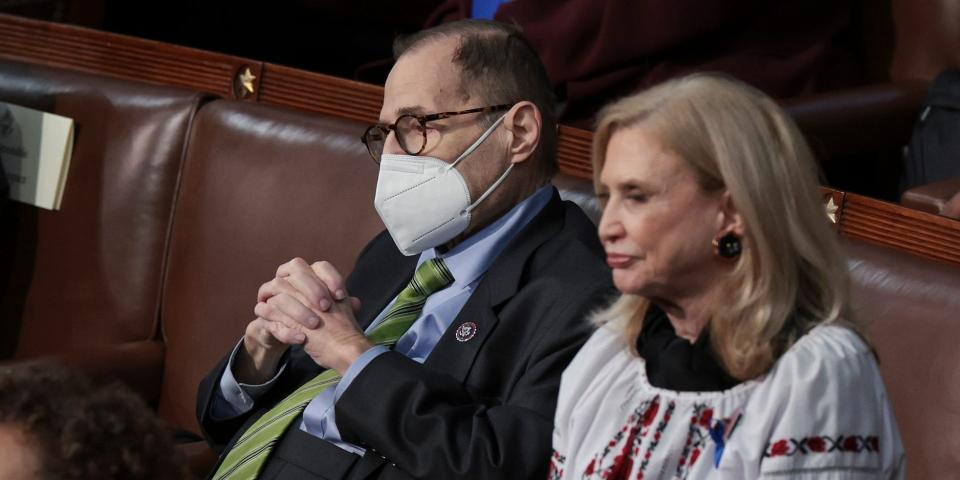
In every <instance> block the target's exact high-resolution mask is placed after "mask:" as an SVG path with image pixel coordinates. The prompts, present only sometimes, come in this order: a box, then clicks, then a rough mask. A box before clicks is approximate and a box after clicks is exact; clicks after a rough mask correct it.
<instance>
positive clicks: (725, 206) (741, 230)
mask: <svg viewBox="0 0 960 480" xmlns="http://www.w3.org/2000/svg"><path fill="white" fill-rule="evenodd" d="M717 223H718V227H719V230H718V232H717V237H718V238H719V237H723V236H726V235H729V234H731V233H732V234H733V235H734V236H736V237H737V238H743V236H744V235H746V232H747V229H746V226H745V225H744V224H743V216H742V215H740V211H739V210H737V206H736V205H734V204H733V196H731V195H730V192H729V191H726V190H724V192H723V193H722V194H721V195H720V211H719V213H718V218H717Z"/></svg>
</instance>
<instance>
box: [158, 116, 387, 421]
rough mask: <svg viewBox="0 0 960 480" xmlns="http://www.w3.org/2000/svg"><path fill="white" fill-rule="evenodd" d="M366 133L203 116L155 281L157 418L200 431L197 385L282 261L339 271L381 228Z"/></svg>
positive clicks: (329, 124) (347, 124)
mask: <svg viewBox="0 0 960 480" xmlns="http://www.w3.org/2000/svg"><path fill="white" fill-rule="evenodd" d="M364 128H365V125H363V124H360V123H357V122H352V121H347V120H342V119H337V118H333V117H325V116H322V115H316V114H309V113H302V112H296V111H293V110H287V109H283V108H278V107H271V106H266V105H262V104H252V103H241V102H234V101H226V100H223V101H217V102H212V103H210V104H208V105H207V106H205V107H204V108H203V109H201V110H200V113H199V114H198V116H197V120H196V122H195V126H194V128H193V131H192V133H191V137H190V145H189V148H188V151H187V154H186V160H185V164H184V170H183V179H182V183H181V188H180V194H179V198H178V200H177V207H176V212H175V215H174V225H173V234H172V236H171V240H170V259H169V267H168V270H167V276H166V279H165V282H164V298H163V305H164V307H163V313H162V325H163V333H164V339H165V341H166V347H167V354H166V364H165V368H164V378H163V385H162V392H161V398H160V405H159V410H160V414H161V416H162V417H164V418H165V419H167V420H168V421H171V422H172V423H173V424H174V425H177V426H179V427H182V428H187V429H190V430H194V431H198V427H197V425H196V420H195V405H196V397H197V386H198V384H199V382H200V380H201V379H202V378H203V376H204V375H205V374H206V373H207V372H208V371H209V370H210V369H212V368H213V367H214V365H215V364H216V363H217V361H218V360H219V359H220V357H221V356H222V355H224V354H225V353H226V352H228V351H229V350H230V349H231V348H233V346H234V345H235V344H236V343H237V341H238V340H239V339H240V338H241V337H242V335H243V332H244V329H245V327H246V325H247V324H248V323H249V322H250V321H251V320H253V318H254V315H253V307H254V305H255V304H256V300H257V290H258V288H259V287H260V285H261V284H263V283H264V282H266V281H268V280H270V279H271V278H273V277H274V275H275V274H276V269H277V267H278V266H279V265H280V264H282V263H284V262H287V261H288V260H290V259H292V258H294V257H302V258H304V259H305V260H307V261H309V262H313V261H315V260H328V261H330V262H331V263H333V264H334V265H335V266H336V267H337V268H338V269H339V270H340V272H341V273H343V274H344V275H346V274H348V273H349V272H350V270H351V269H352V268H353V264H354V262H355V260H356V258H357V256H358V254H359V253H360V250H361V249H362V248H363V246H364V245H365V244H366V243H367V242H368V241H369V240H370V239H372V238H373V236H374V235H375V234H376V233H377V232H379V231H381V230H382V229H383V224H382V222H381V221H380V218H379V217H378V216H377V213H376V211H375V209H374V207H373V194H374V189H375V187H376V180H377V165H376V164H375V163H374V162H373V160H372V159H370V157H369V155H368V154H367V152H366V149H365V148H364V146H363V145H362V144H361V143H360V135H361V134H362V133H363V130H364Z"/></svg>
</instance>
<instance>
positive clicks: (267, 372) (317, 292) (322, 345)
mask: <svg viewBox="0 0 960 480" xmlns="http://www.w3.org/2000/svg"><path fill="white" fill-rule="evenodd" d="M359 309H360V300H359V299H357V298H355V297H350V296H349V295H348V294H347V291H346V286H345V283H344V280H343V277H342V276H341V275H340V273H339V272H338V271H337V270H336V268H334V266H333V265H331V264H330V263H329V262H315V263H313V264H308V263H307V262H306V261H305V260H303V259H302V258H295V259H293V260H291V261H289V262H287V263H285V264H283V265H281V266H280V267H279V268H278V269H277V275H276V277H275V278H273V279H272V280H270V281H269V282H267V283H264V284H263V285H262V286H261V287H260V290H259V291H258V292H257V305H256V307H254V309H253V312H254V314H255V315H256V319H254V320H253V321H252V322H250V323H249V324H248V325H247V329H246V332H245V333H244V336H243V347H244V348H242V349H241V352H240V355H238V356H237V359H236V361H235V365H234V369H235V371H234V375H235V376H236V377H237V380H239V381H240V382H242V383H251V384H260V383H264V382H265V381H267V380H269V379H270V378H271V377H273V375H274V374H275V372H276V369H277V367H278V364H279V362H280V359H281V358H282V357H283V353H284V352H286V350H287V349H288V348H289V347H290V345H303V349H304V352H306V353H307V354H308V355H310V357H311V358H313V360H314V361H315V362H316V363H317V364H319V365H321V366H323V367H325V368H332V369H334V370H336V371H338V372H340V373H341V374H343V373H344V372H346V370H347V368H349V367H350V365H352V364H353V362H354V361H356V360H357V358H358V357H360V355H361V354H363V352H365V351H367V350H369V349H370V348H372V347H373V344H372V343H370V341H369V340H367V338H366V337H365V336H364V334H363V331H361V330H360V327H359V326H358V325H357V321H356V318H355V316H354V313H355V312H356V311H358V310H359Z"/></svg>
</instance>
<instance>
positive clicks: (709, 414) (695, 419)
mask: <svg viewBox="0 0 960 480" xmlns="http://www.w3.org/2000/svg"><path fill="white" fill-rule="evenodd" d="M712 421H713V409H712V408H707V406H706V405H705V404H698V405H694V407H693V415H691V416H690V431H689V432H688V433H687V442H686V443H685V444H684V446H683V452H682V453H681V454H680V462H679V463H678V464H677V473H676V475H675V477H674V478H687V475H688V474H689V473H690V469H691V468H693V464H694V463H696V462H697V459H699V458H700V454H701V453H703V450H704V448H705V446H706V443H707V440H708V439H709V438H710V423H711V422H712Z"/></svg>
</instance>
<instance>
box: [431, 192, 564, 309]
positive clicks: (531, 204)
mask: <svg viewBox="0 0 960 480" xmlns="http://www.w3.org/2000/svg"><path fill="white" fill-rule="evenodd" d="M553 190H554V187H553V185H551V184H547V185H544V186H543V187H540V188H539V189H538V190H537V191H536V192H534V193H533V194H532V195H530V196H529V197H527V198H525V199H524V200H523V201H522V202H520V203H518V204H516V205H515V206H514V207H513V208H511V209H510V211H508V212H507V213H505V214H504V215H503V216H501V217H500V218H498V219H497V220H496V221H494V222H493V223H491V224H490V225H487V226H486V227H484V228H483V229H481V230H480V231H479V232H477V233H474V234H473V235H470V237H468V238H467V239H465V240H464V241H462V242H460V243H459V244H457V246H455V247H453V248H452V249H450V251H448V252H446V253H443V254H439V252H437V249H436V248H431V249H428V250H424V251H423V253H421V254H420V258H419V259H418V260H417V266H418V267H419V266H420V264H421V263H423V262H425V261H427V260H430V259H431V258H435V257H437V256H440V257H442V258H443V260H444V263H446V265H447V268H448V269H449V270H450V273H452V274H453V278H454V282H453V284H452V285H451V286H450V287H452V288H450V289H449V290H458V289H461V288H466V287H469V286H470V285H472V284H473V283H475V282H476V281H477V280H479V279H480V277H482V276H483V274H484V273H486V271H487V269H488V268H490V265H491V264H493V261H494V260H496V258H497V256H499V255H500V253H501V252H502V251H503V249H504V248H506V246H507V244H508V243H510V241H511V240H513V238H514V237H515V236H516V235H517V233H520V230H523V227H525V226H527V224H528V223H530V221H531V220H533V217H535V216H537V214H538V213H540V211H541V210H543V207H544V206H546V205H547V203H548V202H549V201H550V199H551V198H552V197H553Z"/></svg>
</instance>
